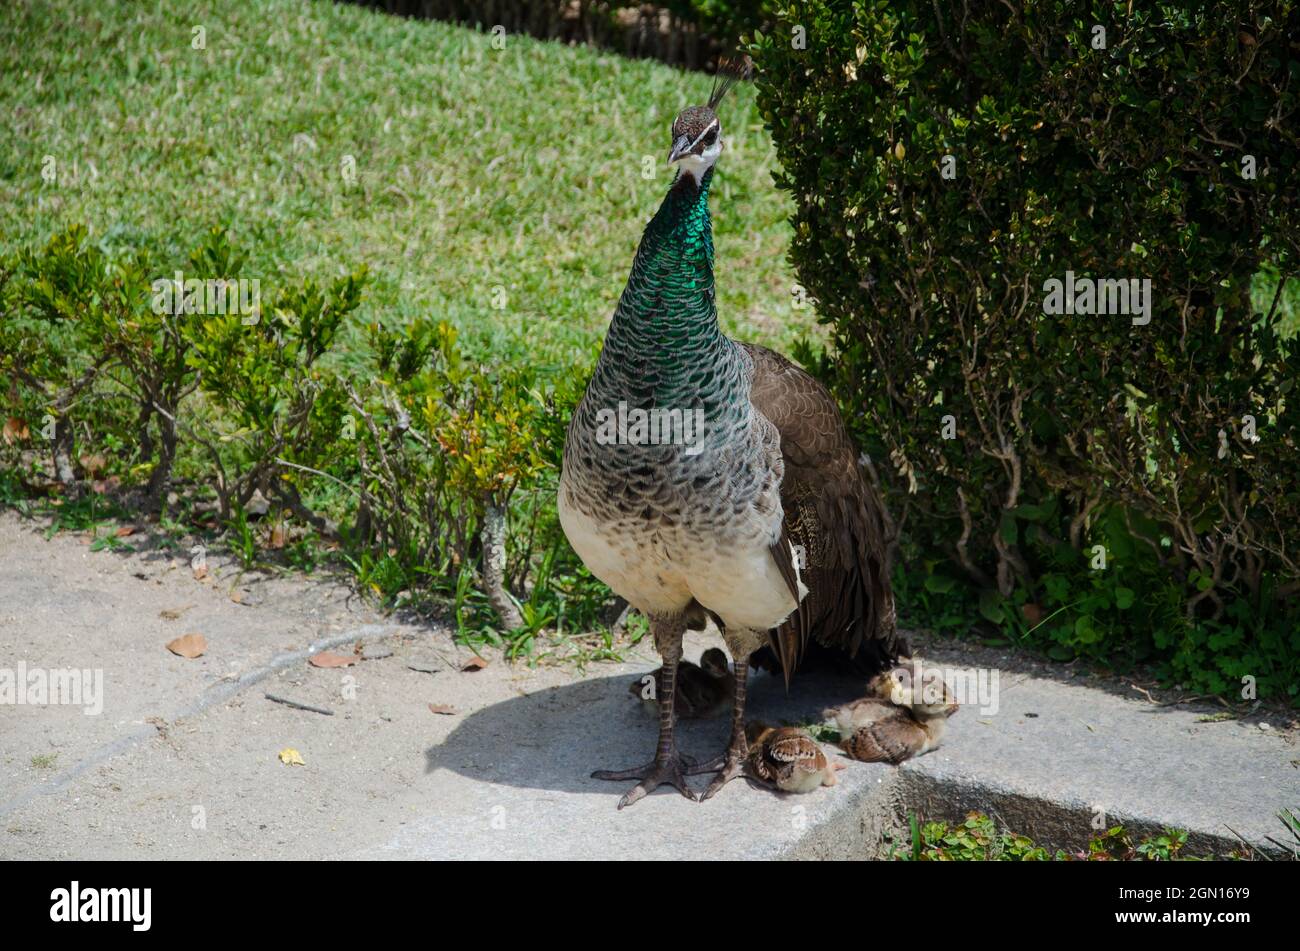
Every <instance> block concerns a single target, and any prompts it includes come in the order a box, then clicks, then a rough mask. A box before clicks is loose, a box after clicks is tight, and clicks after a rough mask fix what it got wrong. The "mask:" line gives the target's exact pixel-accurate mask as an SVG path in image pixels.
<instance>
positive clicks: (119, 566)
mask: <svg viewBox="0 0 1300 951" xmlns="http://www.w3.org/2000/svg"><path fill="white" fill-rule="evenodd" d="M43 527H44V526H43V525H38V524H36V523H34V522H27V521H23V520H20V519H19V518H18V517H17V516H16V515H14V514H12V513H5V514H3V515H0V670H3V669H10V670H13V669H16V668H17V667H18V665H19V664H20V663H21V664H25V665H26V666H27V668H29V669H39V670H48V669H51V668H76V669H79V670H80V669H91V670H102V672H103V698H102V700H103V702H102V712H99V713H98V714H96V715H86V714H85V713H83V712H82V709H81V708H78V707H73V706H68V705H59V706H48V705H47V706H40V705H29V704H24V705H0V858H73V857H76V858H196V859H203V858H207V859H212V858H281V857H294V858H544V857H556V858H596V857H600V858H604V857H628V858H711V857H720V858H721V857H725V858H767V857H870V856H875V855H880V854H884V852H885V851H886V850H887V848H888V844H889V841H890V839H891V837H893V836H897V835H898V834H899V832H900V831H901V828H902V825H901V822H902V817H904V816H905V815H906V814H908V813H909V812H913V811H919V812H920V813H921V814H922V815H923V816H924V817H926V818H938V817H940V816H960V815H963V814H964V812H965V810H967V809H969V808H976V809H981V810H983V811H986V812H991V813H992V814H994V815H996V816H997V817H998V818H1000V819H1001V820H1002V821H1003V822H1004V823H1006V824H1007V825H1008V826H1009V827H1010V828H1012V829H1014V830H1015V831H1018V832H1023V833H1026V834H1030V835H1033V836H1034V837H1036V838H1038V839H1040V840H1041V841H1043V842H1045V843H1047V844H1051V845H1061V846H1075V847H1077V846H1078V845H1079V844H1080V843H1081V842H1083V841H1086V839H1087V838H1088V836H1089V835H1090V834H1091V831H1092V827H1091V823H1092V821H1093V820H1094V817H1095V816H1097V815H1098V812H1099V810H1100V811H1101V814H1102V815H1103V817H1104V819H1105V821H1106V822H1107V823H1108V824H1114V823H1116V822H1126V823H1128V824H1130V825H1133V826H1135V827H1136V828H1137V829H1139V830H1142V829H1149V828H1155V827H1158V826H1160V825H1163V824H1171V825H1177V826H1181V827H1183V828H1188V829H1190V830H1192V831H1193V832H1194V833H1195V836H1196V845H1197V846H1198V847H1201V848H1206V849H1211V848H1212V849H1219V850H1223V849H1226V848H1229V847H1231V845H1232V844H1233V843H1234V842H1235V841H1236V840H1235V839H1234V838H1233V835H1232V833H1231V832H1230V831H1229V829H1228V827H1229V826H1231V828H1232V829H1235V830H1236V832H1238V833H1240V834H1241V835H1243V836H1245V837H1246V838H1248V839H1251V840H1252V841H1257V842H1262V841H1263V837H1264V836H1266V835H1273V836H1275V837H1278V838H1281V833H1282V828H1281V825H1280V824H1279V823H1278V822H1277V820H1276V818H1275V814H1276V812H1277V811H1278V810H1279V809H1281V808H1283V807H1292V808H1295V807H1300V769H1298V768H1297V766H1298V765H1300V749H1297V747H1296V744H1295V733H1294V731H1293V730H1291V729H1288V728H1287V727H1288V723H1287V722H1285V721H1284V720H1282V719H1280V718H1278V717H1277V716H1276V715H1274V717H1273V719H1272V722H1271V723H1270V726H1271V727H1272V729H1270V730H1269V731H1267V732H1266V731H1263V730H1261V729H1259V727H1258V721H1259V719H1260V717H1259V716H1256V717H1255V718H1254V719H1253V720H1251V721H1250V722H1246V723H1242V722H1202V718H1203V717H1204V716H1205V715H1206V713H1207V712H1212V711H1213V709H1218V708H1196V709H1189V708H1188V707H1185V706H1164V707H1159V706H1156V705H1154V704H1152V703H1150V702H1149V701H1147V700H1146V699H1145V698H1144V697H1142V696H1141V695H1140V694H1137V693H1135V692H1132V691H1131V690H1129V691H1127V694H1126V693H1125V689H1126V687H1125V685H1124V684H1119V683H1115V682H1098V684H1096V685H1092V686H1086V685H1082V683H1081V682H1082V681H1084V680H1086V679H1087V678H1084V677H1071V676H1068V675H1067V674H1066V673H1063V672H1062V671H1063V669H1062V668H1060V667H1059V666H1055V667H1045V666H1043V667H1040V666H1039V665H1036V664H1034V663H1031V662H1027V661H1024V660H1023V659H1015V658H1009V657H1004V656H1002V655H1000V654H996V653H994V652H990V651H979V650H972V649H970V648H964V647H953V646H952V645H944V644H935V645H930V646H929V647H928V649H927V651H926V653H927V656H929V657H930V658H932V659H933V660H935V661H937V662H941V663H944V664H951V665H952V666H954V667H958V666H962V667H965V666H967V665H970V664H977V665H980V666H982V667H983V668H985V669H986V670H990V669H992V668H998V669H999V687H1000V689H999V691H998V694H997V700H998V709H997V711H996V712H992V711H991V710H988V709H986V711H985V712H984V713H981V712H980V711H979V710H978V709H975V708H973V707H972V708H966V709H963V710H962V711H961V712H960V713H958V714H957V715H956V716H955V717H954V718H953V719H952V721H951V728H950V731H949V737H948V740H947V742H946V744H945V745H944V746H943V747H942V748H941V749H940V750H938V751H936V752H934V753H932V754H929V755H927V756H924V757H922V758H921V759H919V760H916V761H914V762H912V763H909V764H906V765H905V766H903V767H902V768H901V769H893V768H890V767H886V766H878V765H864V764H857V763H852V764H849V766H848V768H847V769H845V770H843V771H842V772H841V773H840V774H839V775H840V782H839V784H838V785H836V786H835V787H831V788H824V789H822V790H820V791H818V792H816V793H813V794H810V795H807V796H798V797H787V796H778V795H774V794H772V793H768V792H766V791H762V790H757V789H753V788H749V787H748V786H746V785H744V784H743V783H739V782H737V783H732V784H731V785H730V786H728V787H727V788H726V789H724V790H723V791H722V792H721V793H720V794H719V795H718V796H717V797H716V798H715V799H713V800H711V801H710V802H708V803H703V804H695V803H690V802H688V801H686V800H685V799H683V798H681V797H680V796H677V795H676V794H675V793H673V792H672V791H671V790H666V791H661V792H660V793H658V794H656V795H653V796H651V797H649V798H648V799H646V800H644V801H642V802H641V803H639V804H637V805H636V806H634V807H633V808H631V809H628V810H624V811H623V812H618V811H616V810H615V808H614V807H615V803H616V801H617V799H618V796H619V795H620V794H621V793H622V792H623V786H622V785H621V784H610V783H603V782H599V781H597V780H592V779H589V778H588V774H589V773H590V772H591V770H592V769H594V768H601V767H607V768H608V767H613V768H622V767H626V766H630V765H633V764H635V763H639V762H642V761H643V760H645V759H646V758H648V756H649V753H650V751H651V748H652V746H653V742H654V729H655V725H654V721H653V719H652V717H651V716H649V715H648V714H647V713H646V711H645V710H644V709H643V708H642V705H641V704H639V703H638V702H636V701H635V700H633V699H632V698H631V697H630V696H629V695H628V693H627V685H628V683H629V682H631V681H632V680H633V679H634V678H635V677H636V676H638V675H639V674H640V673H642V672H644V671H647V670H650V669H652V668H653V667H655V666H656V665H657V662H656V660H655V659H654V657H653V656H652V653H651V652H650V650H649V648H648V647H647V646H644V645H642V646H638V647H636V648H633V649H631V650H629V651H628V652H627V653H628V659H627V662H626V663H622V664H613V663H602V664H598V665H593V666H591V667H589V668H588V669H587V670H586V671H585V672H584V671H578V670H576V669H574V668H573V667H572V666H570V665H567V664H566V665H560V666H538V667H533V668H530V667H528V666H525V665H522V664H517V665H514V666H511V665H508V664H506V663H504V662H503V661H502V660H501V658H500V657H498V656H491V657H489V658H488V660H489V663H488V665H487V666H486V667H485V668H483V669H480V670H468V671H467V670H464V669H463V668H464V667H465V664H466V662H467V661H468V660H469V659H470V658H471V657H472V655H471V654H470V652H469V651H467V650H465V649H463V648H459V647H457V646H456V645H455V644H454V643H453V642H452V639H451V637H450V636H449V634H448V633H447V632H446V631H445V630H441V629H433V628H430V627H427V626H422V625H416V624H411V623H403V622H399V621H394V620H392V619H388V618H383V617H380V616H377V615H375V614H374V613H373V612H372V611H371V610H370V609H369V608H367V607H366V606H365V605H364V604H362V603H359V602H358V600H357V599H355V598H352V597H350V596H349V592H348V590H347V588H346V587H344V586H342V585H339V584H334V583H331V582H329V581H326V580H310V579H304V578H302V577H300V576H276V575H268V574H264V573H242V574H241V573H240V571H239V570H238V568H237V567H236V566H234V565H232V564H230V563H227V562H224V561H222V560H221V559H218V558H215V557H213V556H211V555H209V556H208V566H209V570H208V573H207V575H206V576H205V577H203V578H196V577H195V576H194V574H195V573H194V572H193V570H192V569H191V566H190V563H189V559H190V555H189V554H188V552H186V551H182V550H179V549H178V550H176V551H166V550H161V549H159V548H158V547H157V545H156V544H155V542H154V541H153V540H151V539H150V538H149V537H148V535H147V533H146V532H140V533H137V534H136V535H132V536H130V537H128V538H126V539H124V541H126V542H129V543H131V544H132V545H134V546H135V547H136V548H137V549H138V550H137V552H135V553H131V554H124V553H114V552H110V551H101V552H94V553H92V552H90V550H89V544H88V542H89V540H88V539H84V538H82V537H79V536H77V535H70V534H63V535H58V536H55V537H54V538H53V539H51V540H49V541H46V540H44V539H43V537H42V534H41V531H42V529H43ZM232 595H233V598H232ZM189 632H197V633H202V634H203V635H204V636H205V638H206V639H207V643H208V652H207V653H206V654H205V655H204V656H203V657H200V658H198V659H194V660H187V659H184V658H181V657H178V656H176V655H174V654H172V653H170V652H169V651H167V650H166V649H165V647H164V645H165V644H166V643H167V642H168V641H170V640H172V639H173V638H174V637H177V636H179V635H181V634H184V633H189ZM710 643H714V640H713V639H712V638H710V637H707V636H700V637H697V638H692V640H691V642H690V643H689V645H688V648H687V656H688V657H696V656H698V654H699V652H700V651H702V650H703V648H704V647H705V646H707V645H709V644H710ZM357 644H361V645H362V646H363V650H364V654H363V657H364V658H366V659H363V660H361V661H360V662H359V663H357V664H355V665H354V666H349V667H346V668H340V669H320V668H316V667H313V666H310V665H309V664H308V663H307V660H306V658H307V657H308V656H310V655H311V654H314V653H316V652H317V651H319V650H320V649H322V648H323V647H326V646H332V647H333V649H334V650H335V651H336V652H338V653H342V654H350V653H352V652H353V648H354V646H355V645H357ZM1015 671H1019V672H1015ZM859 690H860V684H859V683H858V682H857V681H855V680H853V679H851V678H843V677H831V676H825V675H814V676H807V677H803V676H801V677H800V678H798V680H797V681H796V686H795V688H794V690H792V692H791V694H790V696H789V697H786V696H785V695H784V691H783V689H782V687H781V684H780V682H779V681H778V680H777V679H775V678H771V677H768V676H766V675H761V676H759V677H758V678H756V680H755V681H754V683H753V686H752V687H751V694H750V695H751V711H752V713H753V715H754V716H756V717H761V718H763V719H767V720H775V721H779V720H783V719H788V720H806V719H809V718H810V717H812V716H814V715H815V714H816V713H817V712H818V711H820V710H821V709H822V707H824V706H826V705H828V704H831V703H835V702H839V701H842V700H847V699H850V698H852V697H853V696H855V695H857V693H858V692H859ZM267 692H271V693H274V694H276V695H278V696H282V697H285V698H289V699H292V700H295V701H298V702H300V703H305V704H310V705H314V706H318V707H322V708H327V709H330V710H333V711H334V715H333V716H324V715H321V714H319V713H313V712H308V711H304V710H299V709H294V708H291V707H288V706H284V705H281V704H278V703H274V702H272V701H269V700H267V699H265V698H264V694H265V693H267ZM1134 698H1136V699H1134ZM82 699H83V700H85V699H86V698H84V697H83V698H82ZM430 704H434V705H438V706H445V707H451V708H453V709H454V713H452V714H449V715H447V714H435V713H433V712H431V710H430V706H429V705H430ZM725 732H726V729H725V724H724V723H723V722H721V721H708V722H688V723H685V724H683V736H682V743H683V747H684V749H685V751H686V752H687V753H689V754H693V755H696V756H708V755H712V754H713V753H715V752H718V751H720V749H721V748H722V745H723V743H724V741H725ZM290 748H291V749H294V750H297V751H298V752H299V753H300V754H301V757H302V759H303V761H304V762H305V765H303V766H294V765H285V764H284V763H282V762H281V760H280V757H279V754H280V753H281V751H283V750H286V749H290ZM697 782H698V783H699V784H700V785H702V784H703V778H699V779H697Z"/></svg>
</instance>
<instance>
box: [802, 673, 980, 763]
mask: <svg viewBox="0 0 1300 951" xmlns="http://www.w3.org/2000/svg"><path fill="white" fill-rule="evenodd" d="M867 690H868V691H869V695H868V696H866V697H863V698H861V699H860V700H854V701H853V702H852V703H848V704H845V705H844V706H842V707H837V708H835V709H833V710H827V711H826V717H827V719H829V720H833V721H834V722H835V724H836V726H838V727H839V730H840V735H841V737H842V738H843V739H842V740H841V741H840V747H841V748H842V749H843V750H844V753H845V755H846V756H848V757H849V758H850V759H856V760H860V761H862V762H866V763H893V764H895V765H897V764H899V763H902V762H905V761H906V760H909V759H912V758H913V757H915V756H920V755H921V754H922V753H927V752H929V751H930V750H932V749H934V748H936V747H937V746H938V745H939V744H940V742H942V740H943V734H944V730H945V728H946V726H947V722H948V717H950V716H952V715H953V714H954V713H956V712H957V701H956V698H955V697H954V696H953V695H952V692H951V691H950V690H949V689H948V687H947V685H946V684H944V682H943V677H942V675H941V674H940V673H939V671H937V670H925V669H924V668H922V667H921V666H920V665H919V664H906V665H899V666H897V667H894V668H893V669H891V670H887V671H885V672H884V673H881V674H879V675H877V676H876V677H874V678H872V680H871V681H870V683H868V684H867Z"/></svg>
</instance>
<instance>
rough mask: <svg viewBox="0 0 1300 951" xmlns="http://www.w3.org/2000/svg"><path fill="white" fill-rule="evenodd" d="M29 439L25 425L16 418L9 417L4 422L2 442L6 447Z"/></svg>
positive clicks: (29, 435)
mask: <svg viewBox="0 0 1300 951" xmlns="http://www.w3.org/2000/svg"><path fill="white" fill-rule="evenodd" d="M30 437H31V432H30V431H29V430H28V429H27V424H26V423H25V422H23V421H22V420H21V419H19V418H18V417H17V416H10V417H9V418H8V419H6V420H5V425H4V440H5V445H6V446H12V445H13V444H14V443H16V442H21V441H24V440H26V439H28V438H30Z"/></svg>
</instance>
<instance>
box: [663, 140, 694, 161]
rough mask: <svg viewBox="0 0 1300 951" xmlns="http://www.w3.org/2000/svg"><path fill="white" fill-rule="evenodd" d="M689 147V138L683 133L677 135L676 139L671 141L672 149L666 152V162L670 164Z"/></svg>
mask: <svg viewBox="0 0 1300 951" xmlns="http://www.w3.org/2000/svg"><path fill="white" fill-rule="evenodd" d="M690 147H691V140H690V139H688V138H686V136H684V135H679V136H678V137H677V141H676V142H674V143H673V147H672V151H670V152H669V153H668V164H669V165H671V164H673V162H676V161H677V160H678V159H679V158H681V157H682V156H683V155H685V154H686V150H687V149H689V148H690Z"/></svg>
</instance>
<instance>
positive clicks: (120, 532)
mask: <svg viewBox="0 0 1300 951" xmlns="http://www.w3.org/2000/svg"><path fill="white" fill-rule="evenodd" d="M113 534H114V535H116V536H117V537H118V538H126V537H127V536H128V535H134V534H135V526H134V525H119V526H118V527H117V531H115V532H114V533H113Z"/></svg>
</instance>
